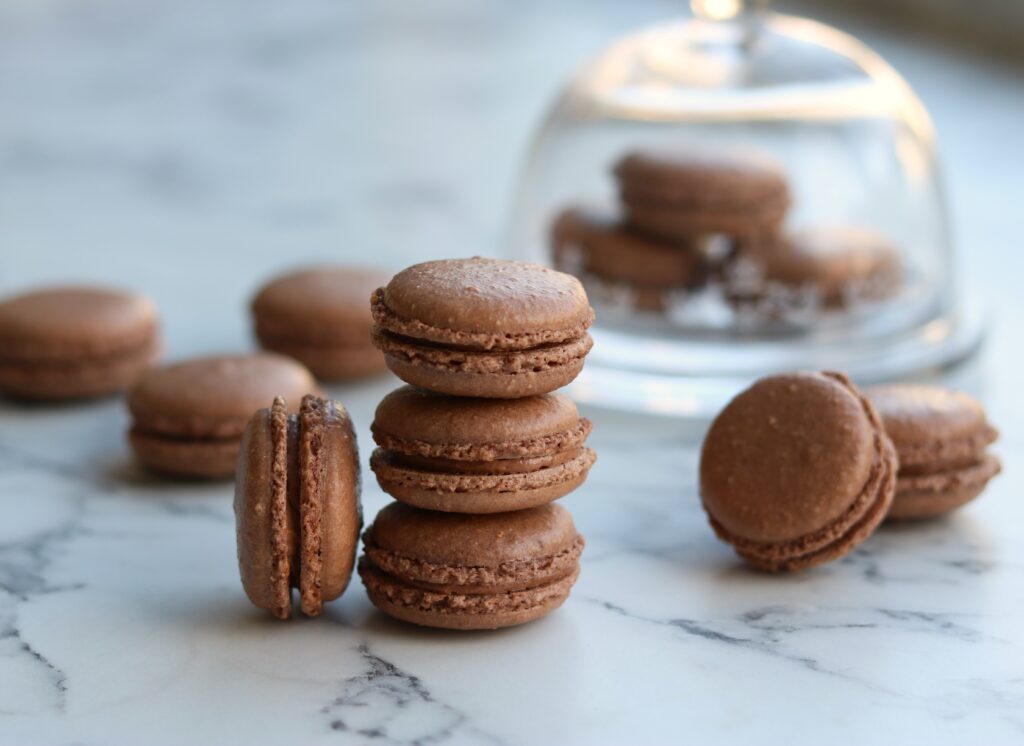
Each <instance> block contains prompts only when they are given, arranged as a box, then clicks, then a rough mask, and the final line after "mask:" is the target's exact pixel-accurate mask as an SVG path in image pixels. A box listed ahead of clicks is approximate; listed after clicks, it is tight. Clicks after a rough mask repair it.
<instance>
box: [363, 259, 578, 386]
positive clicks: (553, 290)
mask: <svg viewBox="0 0 1024 746" xmlns="http://www.w3.org/2000/svg"><path fill="white" fill-rule="evenodd" d="M371 303H372V311H373V318H374V322H375V326H374V331H373V340H374V344H376V345H377V347H378V348H380V350H381V351H383V353H384V356H385V361H386V363H387V365H388V367H389V368H390V369H391V371H392V372H393V373H395V375H397V376H398V377H399V378H401V379H402V380H404V381H406V382H407V383H411V384H413V385H415V386H421V387H423V388H426V389H431V390H433V391H440V392H442V393H446V394H454V395H456V396H476V397H493V398H501V399H512V398H516V397H521V396H533V395H535V394H544V393H548V392H550V391H554V390H555V389H558V388H561V387H562V386H565V385H566V384H568V383H569V382H571V381H572V380H573V379H574V378H575V377H576V376H577V375H578V374H579V372H580V370H581V369H582V368H583V359H584V357H585V356H586V354H587V353H588V352H589V351H590V348H591V346H592V344H593V342H592V340H591V338H590V335H589V334H588V333H587V329H588V328H589V327H590V325H591V323H593V321H594V311H593V309H591V307H590V304H589V303H588V302H587V295H586V293H585V292H584V290H583V286H582V285H580V283H579V280H577V279H576V278H575V277H572V276H570V275H567V274H563V273H561V272H556V271H555V270H553V269H548V268H547V267H542V266H540V265H539V264H529V263H526V262H514V261H502V260H498V259H482V258H480V257H474V258H472V259H447V260H440V261H433V262H425V263H423V264H417V265H414V266H412V267H409V268H408V269H405V270H403V271H402V272H399V273H398V274H397V275H395V276H394V277H393V278H392V279H391V281H390V282H389V283H388V284H387V285H386V286H385V287H382V288H379V289H378V290H377V291H376V292H375V293H374V294H373V298H372V301H371Z"/></svg>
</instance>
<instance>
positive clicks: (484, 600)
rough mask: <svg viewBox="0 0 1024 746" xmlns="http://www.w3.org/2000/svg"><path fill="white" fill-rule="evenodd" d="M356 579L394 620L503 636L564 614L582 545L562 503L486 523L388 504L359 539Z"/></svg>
mask: <svg viewBox="0 0 1024 746" xmlns="http://www.w3.org/2000/svg"><path fill="white" fill-rule="evenodd" d="M363 543H364V546H365V553H364V554H363V556H362V557H361V558H360V560H359V575H360V577H361V578H362V580H363V584H364V585H365V586H366V590H367V593H368V594H369V596H370V600H371V601H372V602H373V604H374V605H375V606H376V607H377V608H379V609H380V610H381V611H383V612H384V613H386V614H388V615H389V616H392V617H395V618H396V619H401V620H403V621H406V622H411V623H413V624H419V625H423V626H427V627H441V628H445V629H461V630H477V629H498V628H501V627H511V626H514V625H519V624H524V623H526V622H529V621H532V620H534V619H538V618H540V617H542V616H544V615H545V614H547V613H549V612H551V611H552V610H554V609H556V608H557V607H558V606H560V605H561V604H562V603H563V602H564V601H565V599H566V598H568V596H569V590H570V589H571V588H572V585H573V583H574V582H575V581H576V576H577V575H578V574H579V557H580V554H581V552H582V551H583V543H584V542H583V537H582V536H580V535H579V533H577V531H576V527H575V526H574V525H573V521H572V516H570V515H569V512H568V511H567V510H566V509H565V508H563V507H561V506H560V505H557V504H553V503H552V504H548V505H542V506H540V507H536V508H530V509H528V510H518V511H514V512H511V513H492V514H489V515H463V514H459V513H440V512H436V511H431V510H420V509H419V508H414V507H411V506H409V505H405V504H404V503H391V504H390V505H388V506H387V507H385V508H384V509H383V510H381V511H380V513H378V514H377V518H376V519H375V520H374V522H373V524H372V525H371V526H370V527H369V528H367V529H366V531H365V532H364V533H363Z"/></svg>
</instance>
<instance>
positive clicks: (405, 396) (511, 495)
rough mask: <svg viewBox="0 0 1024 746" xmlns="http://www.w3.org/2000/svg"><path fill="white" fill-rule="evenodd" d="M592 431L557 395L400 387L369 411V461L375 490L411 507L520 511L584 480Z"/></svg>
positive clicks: (590, 460) (572, 406) (590, 462)
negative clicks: (482, 395)
mask: <svg viewBox="0 0 1024 746" xmlns="http://www.w3.org/2000/svg"><path fill="white" fill-rule="evenodd" d="M590 429H591V424H590V420H588V419H586V418H583V417H580V415H579V412H578V411H577V409H576V405H575V404H573V402H572V400H571V399H569V398H568V397H566V396H564V395H560V394H541V395H538V396H532V397H525V398H521V399H470V398H464V397H456V396H449V395H446V394H438V393H436V392H432V391H427V390H425V389H418V388H415V387H413V386H403V387H402V388H399V389H397V390H395V391H392V392H391V393H390V394H388V395H387V396H386V397H384V399H383V401H381V403H380V405H379V406H378V407H377V412H376V415H375V417H374V421H373V426H372V427H371V430H372V432H373V438H374V440H375V441H376V442H377V445H378V446H380V447H379V448H378V449H377V450H376V451H375V452H374V453H373V456H372V457H371V459H370V466H371V467H372V468H373V471H374V473H375V474H376V475H377V481H378V482H379V483H380V486H381V489H383V490H384V491H385V492H387V493H388V494H390V495H391V496H392V497H394V498H395V499H396V500H400V501H402V502H405V503H408V504H410V505H414V506H416V507H419V508H426V509H429V510H440V511H445V512H458V513H497V512H503V511H509V510H521V509H523V508H531V507H535V506H537V505H542V504H544V503H547V502H550V501H552V500H556V499H558V498H560V497H562V496H564V495H566V494H568V493H569V492H571V491H573V490H574V489H576V488H577V487H579V486H580V485H581V484H582V483H583V481H584V480H585V479H586V476H587V472H588V471H589V470H590V467H591V466H592V465H593V463H594V460H595V458H596V456H595V455H594V451H593V450H591V449H590V448H587V447H585V445H584V442H585V440H586V438H587V436H588V435H589V434H590Z"/></svg>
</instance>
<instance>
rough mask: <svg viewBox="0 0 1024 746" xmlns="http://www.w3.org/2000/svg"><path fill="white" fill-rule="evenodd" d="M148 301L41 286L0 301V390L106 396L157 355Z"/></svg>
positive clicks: (51, 396) (119, 293) (48, 396)
mask: <svg viewBox="0 0 1024 746" xmlns="http://www.w3.org/2000/svg"><path fill="white" fill-rule="evenodd" d="M159 352H160V323H159V318H158V316H157V309H156V306H155V305H153V303H152V302H151V301H149V300H148V299H147V298H144V297H142V296H141V295H138V294H136V293H132V292H129V291H125V290H116V289H112V288H100V287H84V286H77V287H49V288H40V289H37V290H33V291H29V292H26V293H24V294H21V295H16V296H14V297H10V298H7V299H5V300H3V301H0V389H2V390H3V391H4V392H5V393H7V394H9V395H12V396H16V397H22V398H26V399H38V400H60V399H76V398H84V397H91V396H100V395H104V394H111V393H115V392H118V391H123V390H124V389H126V388H128V387H129V386H131V385H132V384H133V383H134V382H135V381H136V380H137V379H138V378H139V376H140V375H141V374H142V373H143V371H145V370H146V368H147V367H149V366H150V365H151V364H152V363H153V361H154V360H156V358H157V357H158V355H159Z"/></svg>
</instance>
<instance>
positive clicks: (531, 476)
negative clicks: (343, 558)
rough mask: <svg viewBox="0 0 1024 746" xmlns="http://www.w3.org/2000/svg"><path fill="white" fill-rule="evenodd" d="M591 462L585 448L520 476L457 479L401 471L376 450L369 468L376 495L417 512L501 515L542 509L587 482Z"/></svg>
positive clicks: (590, 453) (451, 475) (459, 476)
mask: <svg viewBox="0 0 1024 746" xmlns="http://www.w3.org/2000/svg"><path fill="white" fill-rule="evenodd" d="M595 458H596V456H595V454H594V452H593V451H592V450H591V449H589V448H585V449H582V451H581V452H580V453H579V455H578V456H576V457H575V458H574V459H572V460H571V461H569V462H567V463H564V464H559V465H555V466H549V467H547V468H542V469H538V470H536V471H530V472H525V473H511V474H457V473H442V472H432V471H425V470H421V469H412V468H404V467H402V466H400V465H398V464H396V463H395V462H394V460H393V459H391V458H389V454H388V453H387V452H384V451H382V450H381V449H377V451H376V452H375V453H374V454H373V456H372V457H371V459H370V466H371V468H372V469H373V471H374V473H375V474H376V475H377V479H378V481H379V483H380V486H381V489H383V490H384V491H385V492H387V493H388V494H389V495H391V496H392V497H394V498H395V499H396V500H400V501H402V502H405V503H408V504H410V505H414V506H416V507H417V508H424V509H427V510H437V511H444V512H451V513H502V512H505V511H511V510H522V509H524V508H532V507H535V506H538V505H544V504H546V503H549V502H551V501H552V500H557V499H559V498H560V497H564V496H565V495H567V494H569V493H570V492H572V491H573V490H575V489H576V488H578V487H579V486H580V485H581V484H583V482H584V480H586V478H587V473H588V472H589V470H590V467H591V466H592V465H593V463H594V460H595Z"/></svg>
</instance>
